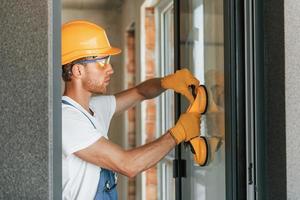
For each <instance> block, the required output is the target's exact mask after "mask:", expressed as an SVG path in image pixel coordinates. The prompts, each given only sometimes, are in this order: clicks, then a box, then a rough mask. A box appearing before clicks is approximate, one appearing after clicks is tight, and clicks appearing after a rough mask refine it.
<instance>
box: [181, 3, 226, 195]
mask: <svg viewBox="0 0 300 200" xmlns="http://www.w3.org/2000/svg"><path fill="white" fill-rule="evenodd" d="M181 4H182V5H181V11H180V12H181V14H180V17H181V24H180V26H181V32H180V38H181V42H180V44H181V45H180V52H181V66H187V67H188V68H189V69H190V70H191V71H192V72H193V73H194V75H195V76H196V77H197V78H198V79H199V80H200V82H201V84H204V85H205V86H206V88H207V92H208V99H209V103H208V110H207V113H206V114H205V115H202V118H201V121H202V122H201V135H203V136H206V137H207V138H208V143H209V147H210V148H209V151H210V155H211V162H210V163H209V164H208V166H206V167H200V166H199V165H197V164H196V163H195V162H194V160H193V154H192V153H191V152H190V149H189V148H184V151H183V152H184V157H185V159H186V160H187V163H188V165H187V168H188V170H187V178H186V179H184V184H183V187H184V188H183V194H187V195H188V196H186V199H197V200H198V199H199V200H216V199H218V200H222V199H225V197H226V195H225V141H224V139H225V137H224V135H225V127H224V42H223V41H224V32H223V1H222V0H187V1H182V2H181ZM187 106H188V103H187V101H184V103H183V105H182V107H183V109H186V107H187Z"/></svg>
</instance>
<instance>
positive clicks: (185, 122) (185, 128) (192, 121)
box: [170, 112, 201, 144]
mask: <svg viewBox="0 0 300 200" xmlns="http://www.w3.org/2000/svg"><path fill="white" fill-rule="evenodd" d="M200 117H201V115H200V114H199V113H197V112H189V113H183V114H181V116H180V118H179V120H178V121H177V123H176V124H175V126H174V127H173V128H171V129H170V133H171V135H172V136H173V137H174V139H175V140H176V143H177V144H179V143H181V142H183V141H186V142H188V141H189V140H191V139H193V138H195V137H198V136H199V133H200Z"/></svg>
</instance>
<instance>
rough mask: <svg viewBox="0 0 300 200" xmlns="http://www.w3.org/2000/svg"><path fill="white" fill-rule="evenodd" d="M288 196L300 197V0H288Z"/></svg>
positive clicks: (286, 53) (286, 30)
mask: <svg viewBox="0 0 300 200" xmlns="http://www.w3.org/2000/svg"><path fill="white" fill-rule="evenodd" d="M284 12H285V21H284V22H285V25H284V27H285V101H286V152H287V158H286V159H287V162H286V166H287V198H288V199H290V200H296V199H300V190H299V186H300V159H299V158H300V145H299V144H300V123H299V120H300V57H299V55H300V53H299V51H300V38H299V34H300V21H299V19H300V14H299V13H300V1H294V0H285V3H284Z"/></svg>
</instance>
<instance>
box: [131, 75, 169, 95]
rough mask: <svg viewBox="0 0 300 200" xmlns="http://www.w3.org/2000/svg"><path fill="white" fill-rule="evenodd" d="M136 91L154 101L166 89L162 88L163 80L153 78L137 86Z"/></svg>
mask: <svg viewBox="0 0 300 200" xmlns="http://www.w3.org/2000/svg"><path fill="white" fill-rule="evenodd" d="M136 89H137V91H138V93H139V94H140V95H142V96H143V97H144V98H145V99H152V98H154V97H157V96H158V95H160V94H161V93H162V92H164V91H165V89H164V88H162V87H161V78H153V79H149V80H147V81H144V82H143V83H141V84H139V85H137V86H136Z"/></svg>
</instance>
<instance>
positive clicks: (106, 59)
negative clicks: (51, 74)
mask: <svg viewBox="0 0 300 200" xmlns="http://www.w3.org/2000/svg"><path fill="white" fill-rule="evenodd" d="M93 62H96V63H98V64H99V66H100V67H105V66H106V65H108V64H109V62H110V56H106V57H102V58H95V59H92V60H81V61H78V62H76V63H74V64H84V63H93Z"/></svg>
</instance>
